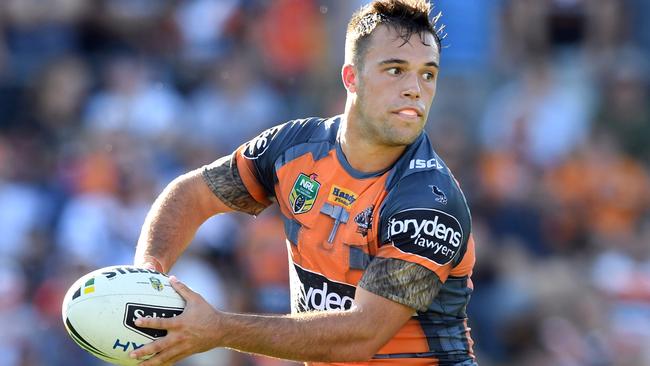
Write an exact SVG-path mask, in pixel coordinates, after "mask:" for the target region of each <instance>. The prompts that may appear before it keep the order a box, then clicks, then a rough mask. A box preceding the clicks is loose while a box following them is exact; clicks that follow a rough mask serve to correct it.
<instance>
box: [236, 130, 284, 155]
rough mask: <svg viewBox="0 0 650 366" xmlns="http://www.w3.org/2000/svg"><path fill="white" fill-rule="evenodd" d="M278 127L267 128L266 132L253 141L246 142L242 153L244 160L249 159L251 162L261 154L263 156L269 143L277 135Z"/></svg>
mask: <svg viewBox="0 0 650 366" xmlns="http://www.w3.org/2000/svg"><path fill="white" fill-rule="evenodd" d="M280 127H281V126H275V127H272V128H269V129H268V130H266V131H264V132H262V133H261V134H259V135H258V136H257V137H255V138H254V139H252V140H250V141H249V142H247V143H246V148H245V149H244V150H243V151H242V155H243V156H244V157H245V158H246V159H251V160H253V159H257V158H259V157H260V156H261V155H262V154H264V152H266V149H268V148H269V145H270V141H271V140H272V139H273V137H275V135H276V134H277V133H278V131H279V130H280Z"/></svg>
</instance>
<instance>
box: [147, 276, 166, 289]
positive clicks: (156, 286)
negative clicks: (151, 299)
mask: <svg viewBox="0 0 650 366" xmlns="http://www.w3.org/2000/svg"><path fill="white" fill-rule="evenodd" d="M149 282H151V287H153V288H154V290H156V291H162V290H163V284H162V282H160V280H159V279H157V278H156V277H149Z"/></svg>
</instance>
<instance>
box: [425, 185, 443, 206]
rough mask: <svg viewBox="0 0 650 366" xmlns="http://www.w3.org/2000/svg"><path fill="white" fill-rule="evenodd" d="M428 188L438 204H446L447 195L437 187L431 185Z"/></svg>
mask: <svg viewBox="0 0 650 366" xmlns="http://www.w3.org/2000/svg"><path fill="white" fill-rule="evenodd" d="M429 188H431V192H432V193H433V194H435V195H436V201H437V202H440V203H442V204H443V205H446V204H447V195H446V194H445V192H443V191H442V189H440V188H438V186H432V185H430V186H429Z"/></svg>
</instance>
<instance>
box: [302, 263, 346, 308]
mask: <svg viewBox="0 0 650 366" xmlns="http://www.w3.org/2000/svg"><path fill="white" fill-rule="evenodd" d="M293 267H294V268H295V273H296V274H297V277H298V280H299V281H300V284H298V285H299V286H300V287H299V291H298V293H297V294H295V295H297V296H295V295H294V296H295V297H294V299H293V307H294V308H295V309H296V310H298V312H305V311H314V310H318V311H326V310H349V309H350V308H351V307H352V301H353V299H354V292H355V291H356V288H355V287H354V286H351V285H348V284H345V283H341V282H336V281H330V280H329V279H328V278H327V277H325V276H323V275H321V274H320V273H315V272H311V271H308V270H305V269H303V268H301V267H300V266H298V265H296V264H294V266H293ZM292 280H293V279H292Z"/></svg>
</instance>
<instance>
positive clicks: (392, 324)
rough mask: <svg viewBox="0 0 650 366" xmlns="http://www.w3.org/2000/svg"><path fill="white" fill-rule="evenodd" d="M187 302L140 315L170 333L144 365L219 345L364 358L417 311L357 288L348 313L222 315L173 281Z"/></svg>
mask: <svg viewBox="0 0 650 366" xmlns="http://www.w3.org/2000/svg"><path fill="white" fill-rule="evenodd" d="M172 286H173V287H174V288H175V289H176V291H178V292H179V293H180V294H181V295H182V296H183V297H184V298H185V299H186V301H187V305H186V308H185V311H184V312H183V314H181V315H179V316H177V317H175V318H171V319H163V318H140V319H139V320H138V322H137V324H138V326H142V327H147V328H157V329H166V330H167V331H168V333H167V335H166V336H165V337H163V338H160V339H158V340H156V341H155V342H152V343H149V344H147V345H145V346H143V347H142V348H139V349H138V350H136V351H134V352H133V354H132V356H133V357H137V358H142V357H144V356H146V355H149V354H154V353H156V355H155V356H154V357H152V358H151V359H149V360H147V361H145V362H142V363H141V364H140V365H141V366H157V365H169V364H171V363H174V362H177V361H179V360H181V359H183V358H185V357H187V356H189V355H191V354H194V353H199V352H204V351H207V350H209V349H211V348H215V347H226V348H232V349H236V350H239V351H242V352H248V353H256V354H262V355H266V356H271V357H276V358H283V359H290V360H296V361H320V362H333V361H339V362H345V361H364V360H368V359H370V358H372V356H373V355H374V354H375V353H376V352H377V350H379V348H381V346H383V345H384V344H385V343H386V342H388V340H389V339H390V338H392V337H393V335H394V334H395V333H396V332H397V331H398V330H399V329H400V328H401V327H402V326H403V325H404V324H405V323H406V322H407V321H408V320H409V318H410V317H411V316H412V315H413V313H414V312H415V309H413V308H411V307H409V306H405V305H402V304H400V303H397V302H394V301H391V300H389V299H386V298H385V297H382V296H378V295H376V294H373V293H372V292H369V291H366V290H364V289H363V288H361V287H359V288H357V291H356V295H355V299H354V306H353V307H352V308H351V309H350V310H347V311H338V312H311V313H302V314H295V315H285V316H280V315H276V316H273V315H253V314H234V313H223V312H219V311H217V310H215V309H213V308H212V307H211V306H210V305H209V304H208V303H207V302H205V300H204V299H203V298H202V297H201V296H200V295H199V294H197V293H195V292H193V291H191V290H190V289H189V288H188V287H187V286H185V285H184V284H182V283H180V282H177V281H175V280H174V279H172Z"/></svg>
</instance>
